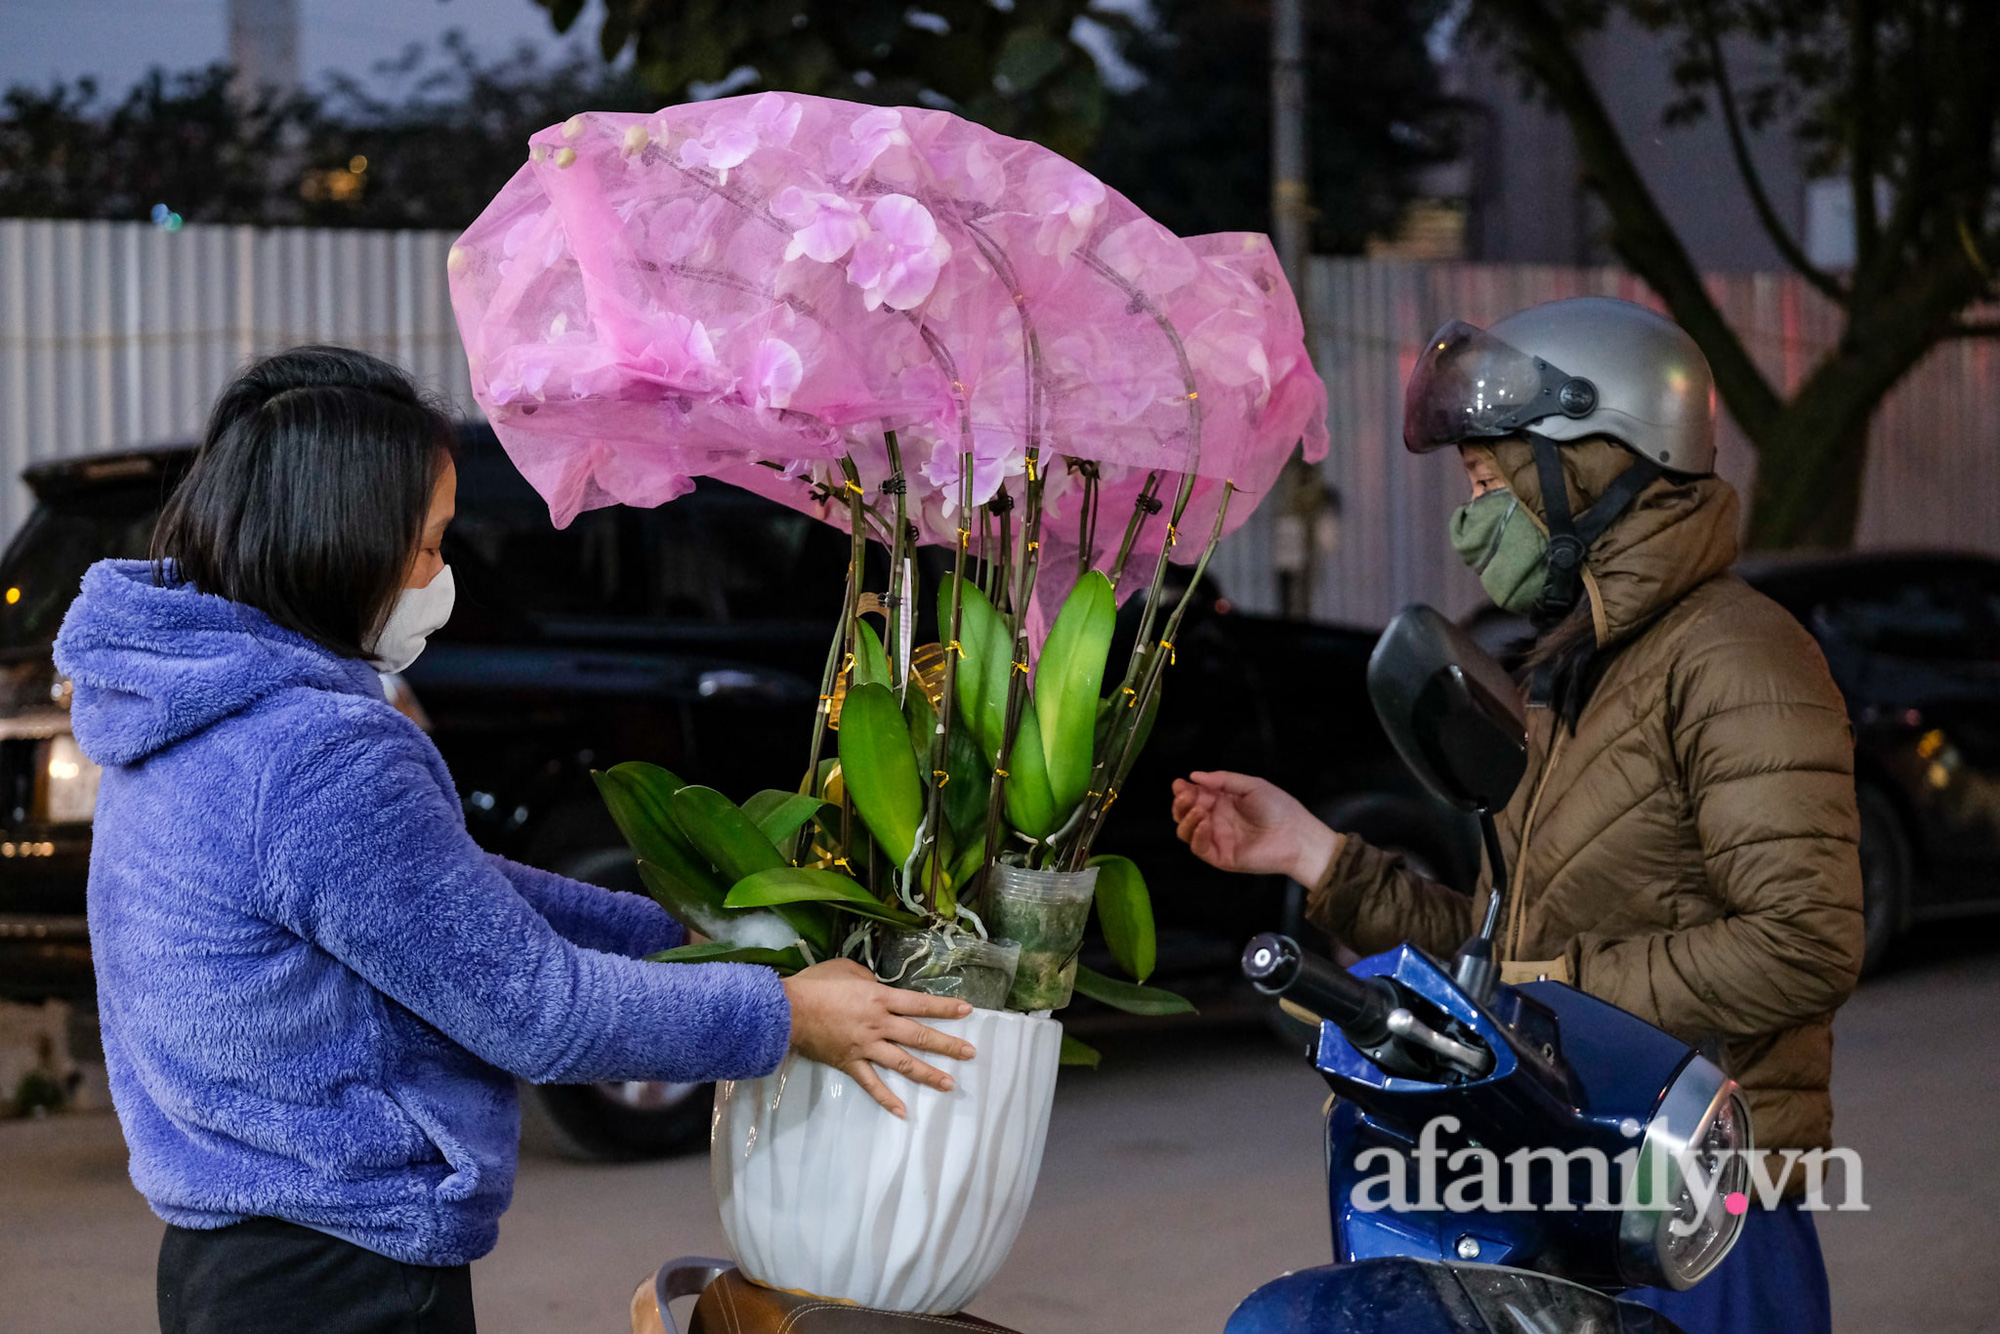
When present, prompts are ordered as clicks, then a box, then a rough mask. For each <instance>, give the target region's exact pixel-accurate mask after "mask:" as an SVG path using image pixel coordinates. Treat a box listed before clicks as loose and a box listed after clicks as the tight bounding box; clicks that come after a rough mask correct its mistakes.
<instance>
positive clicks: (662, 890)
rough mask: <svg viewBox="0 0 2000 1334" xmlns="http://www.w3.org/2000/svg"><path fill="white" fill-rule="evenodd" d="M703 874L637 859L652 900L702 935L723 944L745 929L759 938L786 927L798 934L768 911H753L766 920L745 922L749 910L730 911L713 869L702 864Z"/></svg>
mask: <svg viewBox="0 0 2000 1334" xmlns="http://www.w3.org/2000/svg"><path fill="white" fill-rule="evenodd" d="M702 875H703V878H702V879H699V880H690V879H688V878H686V877H684V876H682V875H681V874H680V873H679V872H677V871H675V870H673V869H672V868H670V867H668V866H665V865H662V864H661V863H659V862H652V861H645V860H641V861H640V863H639V881H640V883H641V884H643V885H644V886H645V887H646V892H647V893H648V894H649V895H651V896H652V899H653V902H655V903H657V904H659V905H660V906H661V907H662V908H665V909H666V910H667V911H668V912H669V913H671V914H672V915H673V918H674V920H675V921H677V922H679V923H680V924H681V925H683V926H686V927H690V928H692V929H694V930H696V931H699V932H701V933H702V934H703V935H704V936H710V937H712V938H714V939H716V940H719V941H722V942H724V943H725V944H726V943H728V942H730V941H733V940H737V939H739V938H740V936H741V934H742V933H746V932H747V933H750V934H753V935H755V936H757V937H758V938H760V939H761V938H768V937H769V936H773V935H777V934H780V933H783V932H788V931H789V932H791V933H792V934H794V935H796V934H797V931H796V929H795V928H793V927H791V926H790V925H789V924H788V923H786V922H783V921H781V920H780V919H779V918H778V917H777V916H776V915H775V914H771V913H758V914H755V916H759V917H768V918H769V919H770V920H769V922H768V923H764V924H759V923H755V922H746V921H745V920H744V918H745V917H746V916H748V915H749V914H744V913H735V912H731V911H730V910H729V909H728V908H726V907H724V906H723V900H724V898H726V897H727V895H728V892H729V891H728V887H727V886H725V885H723V884H722V882H721V881H720V880H719V879H717V878H716V875H715V873H714V872H713V871H710V870H708V869H707V868H706V867H703V868H702Z"/></svg>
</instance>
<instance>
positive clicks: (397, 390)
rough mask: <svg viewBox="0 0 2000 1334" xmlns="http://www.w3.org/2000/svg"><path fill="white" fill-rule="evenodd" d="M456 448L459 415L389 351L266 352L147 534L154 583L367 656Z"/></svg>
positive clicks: (212, 421) (226, 400)
mask: <svg viewBox="0 0 2000 1334" xmlns="http://www.w3.org/2000/svg"><path fill="white" fill-rule="evenodd" d="M455 448H456V435H455V433H454V432H453V429H452V424H451V419H450V417H448V416H447V415H446V414H445V413H444V412H443V411H442V410H441V409H440V408H439V407H438V406H437V405H436V404H434V403H433V402H431V401H430V400H429V399H427V398H426V397H425V396H424V395H423V394H422V393H421V392H420V391H419V390H418V389H417V387H416V385H415V384H414V383H413V382H412V381H411V380H410V377H409V376H407V375H405V374H404V373H403V372H402V371H401V370H398V369H397V368H396V367H394V366H392V365H390V364H389V363H388V362H386V361H383V360H382V359H381V358H379V357H372V356H370V355H368V354H367V353H366V352H356V351H354V350H353V349H351V348H344V347H295V348H292V349H291V350H290V351H287V352H280V353H277V354H276V355H274V356H269V357H266V358H264V359H263V360H261V361H258V362H255V363H254V364H252V365H251V366H250V367H249V368H248V369H247V370H245V371H244V372H243V373H242V374H241V375H239V376H237V377H236V380H235V382H234V383H232V384H231V385H230V386H229V387H228V388H227V389H224V390H223V391H222V394H221V396H220V397H218V398H217V399H216V400H215V408H214V410H213V411H212V412H211V413H210V414H209V419H208V430H207V432H206V434H205V435H204V436H203V438H202V442H201V448H200V450H199V451H198V452H197V453H196V455H195V459H194V463H193V465H192V466H191V467H190V468H189V470H188V474H187V476H186V477H185V478H183V479H182V481H181V483H180V485H179V486H178V487H176V488H175V489H174V493H173V495H172V496H171V497H170V498H169V499H168V501H167V505H166V508H165V510H164V511H163V512H162V513H161V515H160V522H159V526H158V527H157V528H155V529H154V530H153V562H154V578H155V579H156V580H157V581H158V582H160V583H162V584H165V583H169V582H178V581H186V582H188V583H191V584H193V585H194V586H195V587H196V588H198V589H200V590H201V591H202V592H204V593H213V594H216V595H217V596H219V597H225V598H228V599H229V600H230V601H232V602H241V603H244V604H245V605H247V606H251V607H255V608H256V609H257V610H259V611H261V612H263V613H264V614H265V615H266V616H268V617H270V618H271V620H272V622H273V623H274V624H276V625H280V626H283V627H284V628H285V629H287V630H292V631H295V632H297V633H298V634H301V635H304V636H305V637H306V638H308V639H311V640H313V641H315V642H316V643H319V644H321V645H323V646H324V647H326V648H329V649H331V650H333V651H334V652H335V653H338V654H341V655H342V656H343V657H350V658H358V657H362V656H365V655H364V651H363V649H362V645H363V643H364V642H365V641H366V640H367V639H368V637H369V636H370V634H371V633H373V632H374V631H375V630H376V629H377V628H378V627H379V626H380V625H381V623H382V621H383V620H384V619H385V618H386V617H387V616H388V613H389V608H390V607H391V606H392V605H393V603H394V601H395V598H396V595H397V593H398V592H399V591H400V590H401V589H402V587H403V581H404V579H405V577H406V576H407V574H408V571H409V568H410V561H411V558H412V556H413V554H414V553H415V551H416V548H417V543H418V541H419V540H420V539H421V537H422V535H423V528H424V521H425V516H426V515H427V514H428V512H429V509H430V502H431V493H432V491H433V490H434V489H435V488H436V486H437V482H438V478H439V476H440V475H441V474H442V473H443V472H444V469H445V466H446V464H447V462H448V461H449V460H450V459H451V457H452V454H453V452H454V450H455ZM169 562H171V563H172V568H171V569H169V567H168V563H169Z"/></svg>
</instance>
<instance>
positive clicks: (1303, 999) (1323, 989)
mask: <svg viewBox="0 0 2000 1334" xmlns="http://www.w3.org/2000/svg"><path fill="white" fill-rule="evenodd" d="M1243 975H1244V976H1245V977H1247V978H1249V979H1250V982H1251V985H1253V986H1255V987H1256V988H1257V990H1259V991H1261V992H1263V993H1264V994H1265V995H1267V996H1283V997H1284V998H1285V999H1286V1000H1289V1001H1291V1002H1292V1003H1293V1004H1295V1005H1298V1006H1300V1007H1301V1008H1303V1009H1307V1010H1310V1011H1312V1012H1313V1013H1314V1014H1316V1015H1318V1016H1319V1017H1320V1018H1322V1019H1326V1020H1329V1021H1330V1022H1332V1023H1333V1025H1334V1026H1335V1027H1336V1028H1339V1029H1340V1030H1341V1031H1342V1032H1345V1033H1348V1034H1350V1035H1355V1034H1364V1035H1367V1036H1369V1037H1374V1035H1375V1034H1377V1033H1381V1034H1384V1035H1386V1034H1387V1033H1388V1031H1389V1030H1388V1027H1387V1021H1388V1017H1389V1012H1390V1011H1391V1010H1393V1009H1395V1008H1396V1004H1395V999H1394V996H1393V995H1392V994H1389V993H1387V992H1386V991H1385V990H1384V989H1383V988H1380V987H1377V986H1375V985H1373V984H1371V983H1369V982H1366V981H1364V980H1363V979H1361V978H1358V977H1356V976H1355V975H1354V974H1352V973H1350V972H1348V971H1347V970H1346V969H1345V968H1342V967H1340V966H1339V965H1337V964H1335V963H1333V962H1332V961H1331V960H1328V959H1322V958H1321V957H1319V956H1318V955H1317V954H1311V953H1308V952H1307V951H1305V950H1303V949H1301V948H1299V943H1298V942H1297V941H1295V940H1293V939H1292V938H1291V937H1290V936H1281V935H1279V934H1277V933H1276V932H1274V931H1266V932H1265V933H1264V934H1262V935H1260V936H1257V937H1255V938H1254V939H1252V940H1251V942H1250V943H1249V944H1248V945H1246V946H1244V948H1243ZM1381 1040H1382V1038H1381V1037H1374V1041H1373V1042H1368V1043H1365V1044H1364V1045H1370V1046H1372V1045H1374V1043H1378V1042H1380V1041H1381Z"/></svg>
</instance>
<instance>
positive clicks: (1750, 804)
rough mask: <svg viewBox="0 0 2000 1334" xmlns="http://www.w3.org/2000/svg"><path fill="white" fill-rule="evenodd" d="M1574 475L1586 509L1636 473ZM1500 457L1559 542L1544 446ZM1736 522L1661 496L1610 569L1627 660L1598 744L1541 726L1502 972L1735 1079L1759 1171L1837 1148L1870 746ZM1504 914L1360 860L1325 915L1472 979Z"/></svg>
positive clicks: (1606, 601) (1325, 894) (1511, 845)
mask: <svg viewBox="0 0 2000 1334" xmlns="http://www.w3.org/2000/svg"><path fill="white" fill-rule="evenodd" d="M1563 454H1564V465H1565V468H1566V469H1567V471H1568V477H1569V483H1570V492H1571V495H1570V503H1571V505H1572V506H1573V507H1574V508H1575V509H1576V510H1581V508H1582V507H1583V506H1585V505H1587V504H1588V503H1589V501H1590V500H1591V499H1593V498H1594V497H1595V496H1596V495H1597V494H1598V493H1599V492H1601V491H1602V490H1603V488H1604V485H1605V484H1606V483H1608V482H1609V481H1610V480H1611V478H1612V477H1614V476H1616V475H1617V473H1618V472H1620V471H1622V470H1623V468H1624V467H1625V466H1627V465H1628V464H1629V463H1630V461H1631V457H1632V456H1631V455H1629V454H1627V453H1625V451H1624V450H1622V449H1620V448H1619V447H1618V446H1616V445H1614V444H1611V443H1610V442H1608V441H1603V440H1593V441H1588V442H1585V443H1583V444H1580V445H1573V446H1569V447H1566V448H1565V449H1564V450H1563ZM1495 457H1496V461H1497V462H1498V464H1499V466H1500V469H1501V473H1502V475H1503V476H1505V477H1506V478H1507V479H1508V480H1509V483H1510V485H1512V487H1513V488H1514V490H1515V493H1516V494H1517V495H1519V496H1520V498H1521V499H1522V501H1523V503H1524V506H1525V507H1526V508H1527V509H1528V510H1530V511H1532V512H1533V513H1534V514H1535V515H1536V516H1537V518H1538V519H1539V516H1540V514H1541V495H1540V493H1541V488H1540V486H1539V485H1538V483H1537V481H1536V476H1535V469H1534V465H1533V462H1532V460H1531V456H1530V454H1529V451H1528V447H1527V446H1526V445H1525V444H1521V443H1518V442H1511V441H1510V442H1504V443H1502V444H1500V445H1499V446H1497V447H1496V449H1495ZM1736 520H1737V504H1736V493H1735V492H1734V490H1733V489H1731V487H1730V486H1729V484H1728V483H1726V482H1723V481H1721V480H1720V479H1717V478H1704V479H1701V480H1697V481H1676V480H1673V479H1661V480H1659V481H1656V482H1654V483H1653V484H1652V486H1651V487H1649V488H1648V489H1647V490H1646V491H1645V492H1643V493H1642V494H1641V495H1640V497H1639V499H1638V501H1637V502H1636V503H1635V504H1634V506H1633V507H1632V509H1631V510H1630V511H1629V512H1628V513H1627V514H1626V515H1625V516H1624V517H1623V518H1621V519H1620V520H1619V521H1618V522H1617V523H1615V524H1614V525H1613V526H1612V527H1611V529H1610V530H1609V531H1607V532H1606V533H1605V534H1604V536H1603V537H1601V538H1599V539H1598V541H1597V542H1596V543H1595V545H1593V546H1592V548H1591V550H1590V552H1589V554H1588V556H1587V557H1586V566H1587V569H1586V573H1585V586H1586V588H1587V589H1588V591H1589V594H1590V598H1591V604H1592V614H1593V616H1594V619H1595V622H1596V633H1597V642H1598V643H1599V645H1600V646H1602V647H1603V648H1605V649H1607V650H1609V651H1610V658H1609V662H1608V665H1607V666H1606V667H1605V668H1604V670H1603V674H1602V676H1601V677H1600V678H1599V680H1598V683H1597V685H1596V687H1595V690H1594V692H1593V693H1592V694H1591V696H1590V698H1589V702H1588V703H1587V704H1586V706H1585V707H1584V710H1583V712H1582V715H1581V717H1580V719H1579V720H1578V724H1577V728H1576V732H1575V734H1574V735H1570V734H1569V731H1568V729H1567V728H1566V727H1559V726H1558V724H1557V720H1556V719H1555V718H1554V717H1553V716H1552V715H1553V711H1552V710H1550V709H1546V708H1540V709H1531V710H1529V714H1528V718H1529V731H1528V768H1527V776H1526V778H1524V779H1523V780H1522V783H1521V786H1520V788H1519V789H1518V790H1517V791H1516V792H1515V794H1514V797H1513V800H1512V801H1511V802H1510V803H1509V804H1508V806H1507V809H1506V811H1505V812H1504V813H1502V814H1501V816H1500V817H1499V821H1498V823H1499V829H1500V844H1501V848H1502V850H1503V852H1504V853H1505V854H1506V858H1507V864H1508V866H1509V867H1510V868H1511V870H1512V874H1513V890H1512V893H1511V895H1510V898H1511V899H1512V903H1511V905H1509V906H1508V907H1507V909H1506V917H1505V920H1503V922H1502V929H1501V932H1500V936H1499V940H1498V942H1497V945H1496V956H1497V957H1498V958H1499V959H1500V961H1501V962H1502V966H1503V969H1502V976H1503V978H1505V979H1506V980H1508V981H1521V980H1526V979H1529V978H1533V977H1535V976H1538V975H1542V974H1546V975H1548V976H1550V977H1552V978H1556V979H1558V980H1561V981H1567V982H1570V983H1572V984H1573V985H1575V986H1577V987H1580V988H1581V989H1583V990H1584V991H1587V992H1589V993H1590V994H1591V995H1593V996H1598V997H1601V998H1602V999H1604V1000H1607V1001H1610V1002H1611V1003H1612V1004H1614V1005H1618V1006H1621V1007H1623V1008H1624V1009H1626V1010H1629V1011H1631V1012H1632V1013H1633V1014H1636V1015H1638V1016H1639V1017H1641V1018H1643V1019H1646V1020H1648V1021H1649V1022H1651V1023H1654V1024H1657V1025H1659V1026H1660V1027H1661V1028H1663V1029H1665V1030H1667V1031H1668V1032H1669V1033H1672V1034H1674V1035H1675V1036H1676V1037H1679V1038H1681V1039H1683V1040H1685V1041H1687V1042H1690V1043H1695V1044H1697V1045H1701V1046H1703V1047H1704V1049H1706V1050H1708V1051H1709V1052H1710V1053H1711V1054H1712V1055H1717V1056H1719V1059H1720V1064H1721V1065H1722V1067H1723V1069H1724V1070H1726V1071H1728V1073H1729V1074H1730V1075H1731V1076H1732V1077H1734V1078H1735V1079H1736V1080H1737V1082H1738V1083H1740V1084H1741V1085H1742V1086H1743V1088H1744V1090H1745V1092H1746V1093H1747V1095H1748V1097H1749V1100H1750V1108H1751V1116H1752V1121H1753V1124H1754V1127H1755V1134H1756V1142H1757V1147H1758V1148H1759V1149H1762V1150H1770V1149H1782V1148H1797V1149H1813V1148H1821V1147H1830V1146H1831V1144H1832V1134H1833V1104H1832V1100H1831V1098H1830V1097H1829V1095H1828V1092H1827V1084H1828V1080H1829V1079H1830V1077H1831V1074H1832V1064H1833V1012H1834V1010H1835V1008H1836V1007H1838V1006H1839V1005H1840V1004H1841V1002H1843V1001H1845V1000H1846V999H1847V997H1848V994H1849V993H1850V992H1851V991H1852V990H1853V988H1854V982H1855V978H1856V976H1857V974H1858V973H1859V971H1860V962H1861V946H1862V919H1861V869H1860V864H1859V861H1858V859H1857V857H1856V853H1855V846H1856V839H1857V836H1858V833H1859V821H1858V817H1857V816H1856V814H1855V802H1854V745H1853V737H1852V733H1851V732H1850V730H1849V727H1848V722H1847V711H1846V709H1845V708H1844V707H1843V705H1842V702H1841V697H1840V693H1839V691H1838V690H1837V689H1836V688H1835V687H1834V684H1833V681H1832V678H1831V677H1829V676H1828V674H1827V669H1826V663H1825V660H1824V659H1823V658H1821V656H1820V653H1819V648H1818V646H1817V645H1816V644H1814V643H1813V641H1812V639H1811V638H1810V637H1809V636H1808V635H1807V634H1806V632H1805V630H1804V629H1803V628H1802V627H1801V626H1800V625H1799V624H1798V623H1797V622H1796V621H1794V620H1793V619H1792V618H1791V617H1790V616H1789V615H1787V614H1786V613H1785V612H1784V611H1783V610H1782V609H1780V608H1779V607H1778V606H1777V605H1776V604H1775V603H1773V602H1771V601H1769V600H1768V599H1766V598H1765V597H1763V596H1762V595H1761V594H1759V593H1757V592H1755V591H1753V590H1752V589H1751V588H1750V587H1749V586H1748V585H1747V584H1745V583H1743V582H1742V581H1741V580H1740V579H1738V578H1736V577H1735V576H1733V575H1731V574H1729V573H1727V570H1728V568H1729V566H1730V564H1731V562H1732V561H1733V560H1734V559H1735V557H1736ZM1489 892H1490V872H1489V875H1488V876H1482V878H1481V883H1480V887H1479V891H1478V894H1477V896H1476V898H1475V899H1467V898H1466V897H1465V896H1463V895H1461V894H1457V893H1454V892H1453V891H1452V890H1450V889H1448V888H1446V887H1444V886H1442V885H1438V884H1435V883H1432V882H1430V881H1428V880H1425V879H1423V878H1422V877H1420V876H1418V875H1416V874H1415V873H1413V872H1412V871H1411V870H1410V869H1409V868H1408V867H1407V866H1406V865H1405V864H1404V862H1403V861H1402V859H1401V858H1399V857H1396V856H1393V855H1390V854H1388V853H1385V852H1382V851H1380V850H1378V849H1376V848H1372V847H1369V846H1368V845H1367V844H1365V843H1363V842H1362V841H1361V840H1360V839H1358V838H1353V837H1349V838H1347V839H1345V840H1343V843H1342V846H1341V850H1340V852H1339V853H1338V855H1336V856H1335V858H1334V860H1333V864H1332V865H1331V866H1330V867H1329V868H1328V871H1327V874H1326V876H1325V878H1324V881H1323V883H1322V884H1321V885H1320V886H1319V887H1318V888H1317V889H1316V890H1315V891H1314V893H1313V896H1312V899H1311V902H1310V904H1309V907H1308V913H1309V915H1310V916H1311V918H1312V920H1313V921H1314V922H1315V923H1316V924H1318V925H1319V926H1321V927H1322V928H1323V929H1325V930H1326V931H1328V932H1329V933H1330V934H1332V935H1334V936H1336V937H1338V938H1340V939H1342V940H1345V941H1346V942H1348V943H1349V944H1350V945H1352V946H1353V947H1354V948H1356V949H1358V950H1361V951H1362V952H1363V953H1374V952H1377V951H1380V950H1384V949H1389V948H1393V947H1394V946H1395V945H1396V944H1398V943H1400V942H1402V941H1405V940H1407V941H1409V942H1411V943H1413V944H1415V945H1417V946H1419V947H1421V948H1423V949H1426V950H1428V951H1430V952H1432V953H1433V954H1436V955H1439V956H1441V957H1449V956H1450V955H1451V953H1452V952H1453V951H1454V950H1455V949H1456V948H1457V947H1458V945H1459V944H1460V942H1462V941H1463V940H1464V939H1465V938H1466V937H1467V936H1468V935H1470V934H1471V933H1472V930H1473V927H1474V924H1475V922H1477V921H1478V920H1479V918H1478V915H1477V914H1478V912H1480V911H1483V908H1484V903H1485V899H1486V896H1487V894H1488V893H1489ZM1797 1176H1798V1174H1795V1175H1794V1180H1792V1181H1791V1182H1789V1183H1788V1186H1789V1187H1790V1188H1791V1189H1792V1190H1796V1189H1797V1187H1798V1185H1799V1182H1798V1179H1797Z"/></svg>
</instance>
